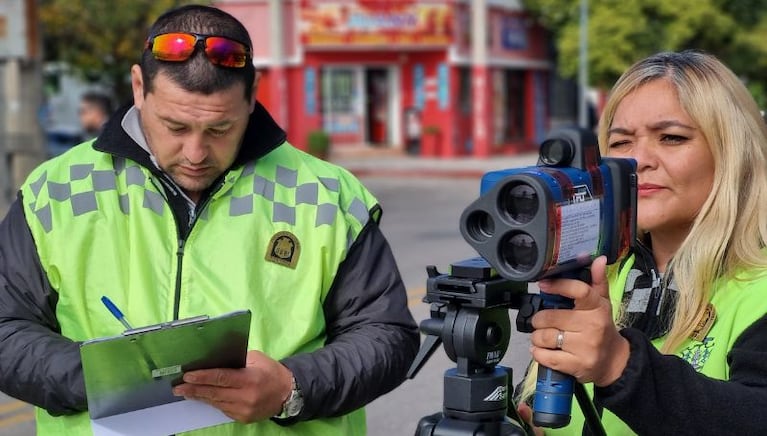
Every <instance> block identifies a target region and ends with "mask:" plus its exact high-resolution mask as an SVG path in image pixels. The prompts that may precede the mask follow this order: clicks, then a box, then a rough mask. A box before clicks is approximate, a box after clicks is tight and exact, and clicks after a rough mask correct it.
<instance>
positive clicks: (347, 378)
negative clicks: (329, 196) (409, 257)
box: [282, 220, 420, 421]
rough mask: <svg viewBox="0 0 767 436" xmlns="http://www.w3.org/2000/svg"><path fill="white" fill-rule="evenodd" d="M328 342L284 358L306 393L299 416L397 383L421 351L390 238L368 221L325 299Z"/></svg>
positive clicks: (333, 411) (342, 408)
mask: <svg viewBox="0 0 767 436" xmlns="http://www.w3.org/2000/svg"><path fill="white" fill-rule="evenodd" d="M324 311H325V320H326V324H327V341H326V345H325V347H323V348H321V349H319V350H317V351H314V352H311V353H306V354H300V355H296V356H292V357H289V358H286V359H284V360H282V363H283V364H284V365H285V366H287V367H288V368H290V370H291V371H292V372H293V374H294V376H295V378H296V382H297V383H298V385H299V386H300V387H301V390H302V393H303V396H304V408H303V411H302V412H301V414H300V415H299V416H298V420H302V421H303V420H308V419H312V418H320V417H330V416H338V415H342V414H345V413H349V412H351V411H353V410H355V409H358V408H360V407H362V406H364V405H366V404H367V403H369V402H371V401H373V400H374V399H376V398H378V397H379V396H381V395H383V394H385V393H387V392H389V391H391V390H392V389H394V388H395V387H397V386H399V385H400V384H401V383H402V382H403V381H404V380H405V376H406V373H407V370H408V368H409V367H410V364H411V363H412V361H413V359H414V358H415V355H416V353H417V352H418V346H419V341H420V336H419V333H418V327H417V325H416V323H415V321H414V320H413V316H412V314H411V313H410V310H409V309H408V306H407V293H406V291H405V286H404V284H403V283H402V278H401V277H400V274H399V270H398V268H397V265H396V263H395V260H394V256H393V255H392V253H391V249H390V248H389V244H388V242H387V241H386V239H385V238H384V235H383V234H382V233H381V230H380V229H379V227H378V224H377V223H376V222H374V220H370V221H369V222H368V224H367V226H366V227H365V228H364V229H363V231H362V232H361V233H360V235H359V237H358V238H357V240H356V242H355V243H354V244H353V245H352V247H351V248H350V250H349V254H348V256H347V258H346V260H344V262H343V263H342V264H341V265H340V266H339V270H338V274H337V275H336V278H335V281H334V283H333V286H332V287H331V290H330V293H329V294H328V297H327V299H326V301H325V306H324Z"/></svg>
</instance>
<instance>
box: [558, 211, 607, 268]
mask: <svg viewBox="0 0 767 436" xmlns="http://www.w3.org/2000/svg"><path fill="white" fill-rule="evenodd" d="M600 204H601V202H600V201H599V200H588V201H583V202H580V203H573V204H568V205H565V206H562V207H560V214H561V217H562V222H561V223H560V225H561V228H562V239H561V240H560V241H559V256H558V257H557V263H558V264H560V263H564V262H568V261H571V260H575V259H579V258H583V257H587V256H591V255H592V254H594V253H596V251H597V248H598V247H599V212H600Z"/></svg>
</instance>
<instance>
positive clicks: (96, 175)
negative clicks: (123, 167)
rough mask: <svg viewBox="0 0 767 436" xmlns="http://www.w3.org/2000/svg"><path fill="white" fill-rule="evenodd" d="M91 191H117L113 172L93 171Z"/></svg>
mask: <svg viewBox="0 0 767 436" xmlns="http://www.w3.org/2000/svg"><path fill="white" fill-rule="evenodd" d="M91 178H92V179H93V189H94V190H95V191H97V192H102V191H113V190H116V189H117V180H116V178H115V172H114V171H94V172H93V173H92V174H91Z"/></svg>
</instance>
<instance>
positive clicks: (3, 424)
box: [0, 411, 35, 428]
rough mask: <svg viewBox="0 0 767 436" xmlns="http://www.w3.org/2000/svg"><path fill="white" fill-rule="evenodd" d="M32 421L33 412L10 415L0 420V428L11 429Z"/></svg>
mask: <svg viewBox="0 0 767 436" xmlns="http://www.w3.org/2000/svg"><path fill="white" fill-rule="evenodd" d="M33 419H35V412H33V411H29V412H24V413H19V414H17V415H12V416H9V417H7V418H3V419H0V428H7V427H11V426H14V425H16V424H21V423H22V422H29V421H32V420H33Z"/></svg>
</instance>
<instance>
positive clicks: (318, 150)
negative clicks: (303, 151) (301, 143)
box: [306, 130, 330, 159]
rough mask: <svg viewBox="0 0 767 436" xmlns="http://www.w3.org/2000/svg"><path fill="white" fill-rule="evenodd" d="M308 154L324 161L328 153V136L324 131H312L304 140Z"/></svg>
mask: <svg viewBox="0 0 767 436" xmlns="http://www.w3.org/2000/svg"><path fill="white" fill-rule="evenodd" d="M306 146H307V151H308V152H309V154H311V155H313V156H317V157H319V158H322V159H326V158H327V156H328V153H329V152H330V135H329V134H328V133H327V132H325V131H324V130H312V131H310V132H309V134H308V135H307V138H306Z"/></svg>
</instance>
